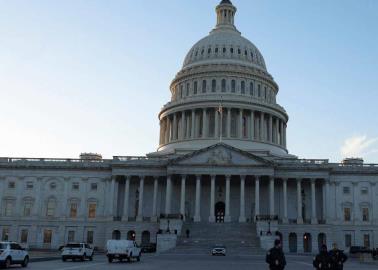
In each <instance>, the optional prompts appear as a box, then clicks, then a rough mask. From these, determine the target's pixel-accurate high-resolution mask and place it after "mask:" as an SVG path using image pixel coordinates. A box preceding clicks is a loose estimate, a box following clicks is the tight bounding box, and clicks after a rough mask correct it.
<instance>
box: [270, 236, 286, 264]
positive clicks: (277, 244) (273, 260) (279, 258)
mask: <svg viewBox="0 0 378 270" xmlns="http://www.w3.org/2000/svg"><path fill="white" fill-rule="evenodd" d="M265 261H266V263H267V264H269V269H270V270H283V269H285V266H286V259H285V254H284V253H283V251H282V245H281V241H280V240H279V239H276V240H275V241H274V247H273V248H271V249H270V250H269V251H268V253H267V254H266V258H265Z"/></svg>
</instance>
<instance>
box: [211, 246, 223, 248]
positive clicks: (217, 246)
mask: <svg viewBox="0 0 378 270" xmlns="http://www.w3.org/2000/svg"><path fill="white" fill-rule="evenodd" d="M214 248H226V247H225V246H215V247H214Z"/></svg>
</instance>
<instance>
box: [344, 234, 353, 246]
mask: <svg viewBox="0 0 378 270" xmlns="http://www.w3.org/2000/svg"><path fill="white" fill-rule="evenodd" d="M351 246H352V235H350V234H346V235H345V247H346V248H348V247H351Z"/></svg>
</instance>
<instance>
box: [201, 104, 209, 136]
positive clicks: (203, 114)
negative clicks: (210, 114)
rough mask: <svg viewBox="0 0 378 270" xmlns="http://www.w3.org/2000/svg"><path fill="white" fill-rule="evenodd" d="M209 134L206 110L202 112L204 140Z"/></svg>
mask: <svg viewBox="0 0 378 270" xmlns="http://www.w3.org/2000/svg"><path fill="white" fill-rule="evenodd" d="M207 136H208V134H207V113H206V109H203V110H202V138H206V137H207Z"/></svg>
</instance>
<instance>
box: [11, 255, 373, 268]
mask: <svg viewBox="0 0 378 270" xmlns="http://www.w3.org/2000/svg"><path fill="white" fill-rule="evenodd" d="M287 261H288V265H287V267H286V269H290V270H291V269H292V270H304V269H313V267H312V257H308V256H287ZM126 267H127V269H135V270H154V269H164V270H176V269H180V270H181V269H182V270H193V269H195V270H211V269H216V270H223V269H224V270H226V269H227V270H229V269H238V270H244V269H248V270H250V269H256V270H260V269H261V270H262V269H264V270H266V269H267V266H266V264H265V262H264V257H263V256H252V255H251V256H226V257H212V256H209V255H192V254H161V255H159V256H156V255H154V254H152V255H150V254H146V255H144V256H143V257H142V260H141V262H132V263H126V262H125V263H118V262H116V263H112V264H109V263H108V262H107V260H106V257H105V256H104V255H97V256H95V258H94V260H93V261H92V262H89V261H86V262H79V261H77V262H71V261H69V262H62V261H60V260H58V261H48V262H35V263H30V264H29V267H28V269H31V270H75V269H78V270H82V269H83V270H89V269H90V270H104V269H107V270H108V269H110V270H112V269H114V270H117V269H125V268H126ZM12 269H20V270H21V269H24V268H21V267H18V266H14V267H12ZM344 269H346V270H352V269H378V265H377V264H374V265H369V264H359V263H358V262H356V261H349V262H348V263H347V264H346V266H345V267H344Z"/></svg>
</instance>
